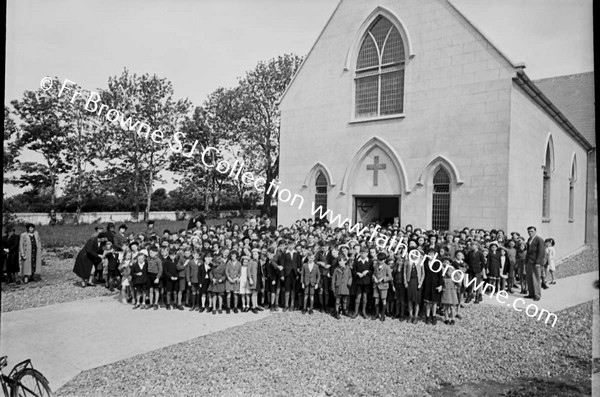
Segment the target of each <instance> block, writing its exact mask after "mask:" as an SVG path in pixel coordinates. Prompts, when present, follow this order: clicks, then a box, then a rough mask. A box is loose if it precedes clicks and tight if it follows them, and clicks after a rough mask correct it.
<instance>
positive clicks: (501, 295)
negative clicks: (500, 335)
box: [399, 243, 558, 327]
mask: <svg viewBox="0 0 600 397" xmlns="http://www.w3.org/2000/svg"><path fill="white" fill-rule="evenodd" d="M399 245H404V244H403V243H400V244H399ZM404 247H406V245H404ZM404 247H403V248H404ZM405 253H406V249H404V252H403V254H405ZM426 258H428V259H429V268H430V269H431V271H432V272H434V273H439V272H440V271H442V276H445V275H446V273H447V272H448V269H449V268H450V267H451V266H449V265H447V266H444V265H443V264H442V262H441V261H440V260H439V259H437V254H435V255H433V256H431V255H425V256H424V257H421V252H419V251H417V250H412V251H410V252H409V254H408V259H409V261H410V262H411V263H420V262H421V261H424V260H425V259H426ZM435 263H437V264H438V266H437V268H434V264H435ZM450 278H451V279H452V281H454V282H456V283H464V285H465V287H466V288H467V289H468V288H470V287H471V286H472V287H473V292H474V293H477V292H478V291H481V292H482V293H483V294H485V293H488V291H490V292H489V296H490V298H493V297H494V295H496V301H497V302H498V303H500V304H502V305H506V306H508V307H511V306H512V308H513V309H515V310H516V311H518V312H523V311H524V312H525V314H526V315H527V317H532V318H533V317H536V316H537V320H538V321H541V320H542V318H543V317H544V316H546V321H544V324H548V321H550V319H553V321H552V327H554V325H556V322H557V321H558V317H557V316H556V314H554V313H551V312H549V311H548V310H546V309H540V308H539V307H537V305H536V304H534V303H530V304H529V305H527V306H526V307H525V310H523V309H522V308H521V307H520V306H517V302H518V301H520V302H521V303H523V304H524V303H525V301H524V300H523V299H522V298H516V299H515V300H514V301H513V302H512V304H511V303H508V302H507V300H508V298H509V295H508V293H507V292H506V291H498V292H497V293H496V287H494V286H493V285H491V284H488V283H486V282H484V281H483V280H481V281H480V283H479V284H477V278H476V277H469V275H467V274H465V273H464V272H463V271H462V270H460V269H455V270H454V271H453V272H452V273H451V275H450ZM538 313H539V314H538Z"/></svg>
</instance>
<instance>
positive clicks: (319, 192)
mask: <svg viewBox="0 0 600 397" xmlns="http://www.w3.org/2000/svg"><path fill="white" fill-rule="evenodd" d="M319 207H322V209H321V213H322V214H324V213H325V211H327V178H325V175H323V173H322V172H321V171H319V173H318V174H317V179H316V182H315V209H316V208H319ZM317 216H318V215H317Z"/></svg>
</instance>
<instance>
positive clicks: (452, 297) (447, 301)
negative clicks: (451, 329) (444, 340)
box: [442, 258, 459, 325]
mask: <svg viewBox="0 0 600 397" xmlns="http://www.w3.org/2000/svg"><path fill="white" fill-rule="evenodd" d="M442 262H443V263H444V268H446V266H448V267H447V270H446V274H445V275H444V291H443V292H442V305H444V323H445V324H450V325H454V310H455V308H456V307H457V306H458V289H459V283H457V282H456V281H454V280H452V275H453V274H454V272H455V269H454V268H453V267H452V266H450V258H444V259H443V260H442ZM455 278H457V279H458V278H459V277H458V276H456V277H455Z"/></svg>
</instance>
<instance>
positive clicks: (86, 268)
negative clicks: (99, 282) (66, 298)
mask: <svg viewBox="0 0 600 397" xmlns="http://www.w3.org/2000/svg"><path fill="white" fill-rule="evenodd" d="M107 240H108V235H107V234H106V232H102V233H100V234H98V236H97V237H91V238H90V239H89V240H88V241H87V242H86V243H85V246H84V247H83V248H82V249H81V251H79V253H78V254H77V258H76V259H75V266H73V273H75V274H76V275H78V276H79V277H80V278H81V286H82V287H85V286H86V285H93V283H92V268H93V267H95V266H98V265H99V264H100V262H102V245H103V244H104V243H106V241H107Z"/></svg>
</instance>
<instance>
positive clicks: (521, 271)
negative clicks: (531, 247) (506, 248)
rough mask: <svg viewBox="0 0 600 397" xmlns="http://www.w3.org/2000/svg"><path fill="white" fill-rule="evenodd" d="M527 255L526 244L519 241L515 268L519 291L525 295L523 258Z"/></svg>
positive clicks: (525, 280)
mask: <svg viewBox="0 0 600 397" xmlns="http://www.w3.org/2000/svg"><path fill="white" fill-rule="evenodd" d="M526 257H527V245H526V244H525V242H524V241H521V242H520V243H519V245H518V248H517V268H518V272H519V283H520V284H521V293H522V294H525V295H527V279H526V277H525V258H526Z"/></svg>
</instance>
